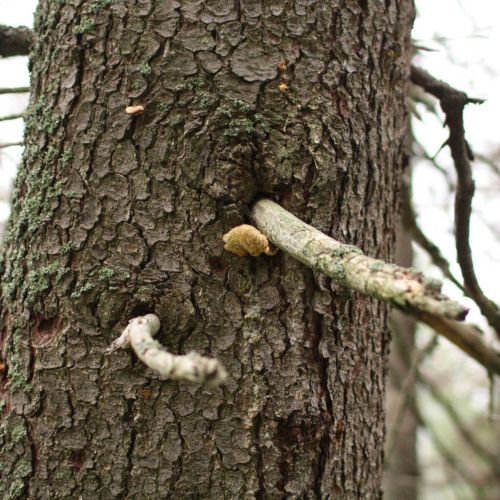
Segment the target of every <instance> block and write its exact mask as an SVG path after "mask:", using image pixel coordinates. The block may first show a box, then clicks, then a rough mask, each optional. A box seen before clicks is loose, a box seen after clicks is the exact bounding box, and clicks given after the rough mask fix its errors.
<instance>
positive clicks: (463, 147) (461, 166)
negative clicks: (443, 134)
mask: <svg viewBox="0 0 500 500" xmlns="http://www.w3.org/2000/svg"><path fill="white" fill-rule="evenodd" d="M411 80H412V82H413V83H414V84H416V85H419V86H420V87H422V88H423V89H424V90H425V91H426V92H428V93H429V94H431V95H433V96H434V97H436V98H437V99H439V102H440V104H441V109H442V110H443V112H444V114H445V116H446V122H445V124H446V125H447V126H448V129H449V131H450V136H449V138H448V141H447V145H448V146H449V147H450V150H451V156H452V158H453V162H454V164H455V170H456V172H457V192H456V196H455V244H456V249H457V260H458V263H459V265H460V269H461V271H462V275H463V278H464V285H465V289H466V290H467V292H468V293H469V294H470V296H471V297H472V298H473V299H474V301H475V302H476V304H477V305H478V307H479V309H480V310H481V313H482V314H483V315H484V316H485V317H486V319H487V320H488V322H489V324H490V325H491V326H492V327H493V328H494V329H495V330H496V332H497V335H498V336H500V310H499V308H498V306H497V305H496V304H495V303H494V302H493V301H491V300H490V299H489V298H488V297H486V296H485V295H484V293H483V291H482V290H481V287H480V286H479V283H478V281H477V277H476V273H475V271H474V262H473V260H472V253H471V248H470V241H469V240H470V217H471V213H472V198H473V196H474V189H475V187H474V179H473V177H472V169H471V164H470V161H471V160H472V159H473V156H472V152H471V150H470V147H469V145H468V144H467V141H466V139H465V130H464V121H463V110H464V107H465V106H466V105H467V104H471V103H472V104H481V103H482V102H483V100H481V99H474V98H470V97H468V96H467V94H465V93H464V92H460V91H459V90H456V89H454V88H453V87H450V86H449V85H448V84H446V83H444V82H442V81H440V80H437V79H436V78H434V77H433V76H431V75H430V74H429V73H427V72H426V71H424V70H423V69H421V68H417V67H416V66H412V67H411Z"/></svg>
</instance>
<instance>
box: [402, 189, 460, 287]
mask: <svg viewBox="0 0 500 500" xmlns="http://www.w3.org/2000/svg"><path fill="white" fill-rule="evenodd" d="M401 194H402V212H403V213H402V219H403V225H404V227H405V228H406V230H407V231H408V232H409V233H410V234H411V237H412V239H413V241H414V242H415V243H417V244H418V245H419V246H420V247H421V248H422V249H423V250H425V251H426V252H427V253H428V254H429V257H430V258H431V260H432V263H433V264H434V265H435V266H436V267H438V268H439V269H440V270H441V272H442V273H443V274H444V275H445V276H446V278H448V279H449V280H450V281H451V282H452V283H453V284H454V285H455V286H457V287H458V288H459V289H460V290H461V291H462V292H464V293H466V290H465V288H464V286H463V285H462V283H460V281H458V279H457V278H455V276H453V274H452V272H451V270H450V264H449V262H448V261H447V260H446V259H445V257H444V256H443V254H442V253H441V250H440V249H439V247H438V246H436V245H435V244H434V243H433V242H432V241H431V240H429V238H427V236H426V235H425V234H424V232H423V231H422V230H421V229H420V226H419V225H418V223H417V217H416V214H415V211H414V209H413V206H412V204H411V197H410V193H409V189H408V186H407V185H406V184H405V183H403V187H402V193H401Z"/></svg>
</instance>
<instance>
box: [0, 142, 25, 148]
mask: <svg viewBox="0 0 500 500" xmlns="http://www.w3.org/2000/svg"><path fill="white" fill-rule="evenodd" d="M14 146H24V143H23V142H5V143H3V144H0V149H4V148H12V147H14Z"/></svg>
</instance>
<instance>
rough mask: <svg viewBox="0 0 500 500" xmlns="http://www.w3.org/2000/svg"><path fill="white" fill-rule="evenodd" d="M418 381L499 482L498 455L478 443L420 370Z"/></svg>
mask: <svg viewBox="0 0 500 500" xmlns="http://www.w3.org/2000/svg"><path fill="white" fill-rule="evenodd" d="M417 381H418V382H419V383H420V384H421V385H422V386H423V387H424V388H425V389H426V390H427V391H428V392H429V394H430V395H431V396H432V398H433V399H434V400H435V401H436V402H437V403H438V404H439V406H440V407H441V408H442V409H443V410H444V411H445V413H446V414H447V415H448V418H449V419H450V420H451V422H453V424H454V426H455V428H456V429H457V431H458V433H459V434H460V435H461V436H462V438H463V439H464V440H465V441H466V443H467V444H468V445H469V446H470V447H471V448H472V449H473V450H474V451H475V452H476V453H477V455H478V456H480V457H481V458H482V459H483V460H484V461H485V462H486V464H487V465H490V466H491V467H492V469H493V472H494V474H495V476H496V477H497V480H498V478H500V457H498V456H497V454H496V453H492V452H491V451H489V450H488V449H487V448H486V447H485V446H483V444H482V443H480V442H479V441H478V439H477V438H476V434H475V433H474V432H473V431H471V429H469V428H468V427H467V425H466V424H465V422H464V421H463V420H462V417H461V416H460V414H459V413H458V412H457V410H456V409H455V407H454V405H453V404H452V403H451V402H450V401H449V400H448V399H447V398H446V397H445V396H444V394H442V393H441V392H440V391H439V389H438V388H437V385H436V384H435V383H434V382H433V381H432V380H431V379H430V378H429V377H428V376H427V375H425V374H423V373H422V371H420V370H419V371H418V372H417Z"/></svg>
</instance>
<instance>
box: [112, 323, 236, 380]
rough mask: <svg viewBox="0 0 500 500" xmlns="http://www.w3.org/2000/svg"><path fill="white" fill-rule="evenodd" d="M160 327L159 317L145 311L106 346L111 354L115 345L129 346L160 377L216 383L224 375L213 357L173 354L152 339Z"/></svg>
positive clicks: (223, 378)
mask: <svg viewBox="0 0 500 500" xmlns="http://www.w3.org/2000/svg"><path fill="white" fill-rule="evenodd" d="M159 330H160V320H159V319H158V317H157V316H155V315H154V314H146V315H145V316H139V317H137V318H134V319H132V320H130V322H129V324H128V325H127V328H125V330H124V331H123V333H122V334H121V336H120V337H119V338H118V339H116V340H115V341H114V342H113V343H112V344H111V345H110V347H109V348H108V350H107V352H108V353H111V352H113V351H116V350H117V349H119V348H126V347H129V346H130V347H132V349H133V350H134V352H135V353H136V354H137V357H138V358H139V359H140V360H141V361H142V362H143V363H144V364H145V365H146V366H148V367H149V368H151V369H152V370H154V371H155V372H157V373H159V374H160V375H161V376H162V377H163V378H166V379H171V380H186V381H188V382H195V383H198V384H204V383H207V384H209V385H212V386H216V385H220V384H221V383H222V382H224V380H225V379H226V377H227V374H226V370H225V369H224V367H223V366H222V365H221V364H220V363H219V361H217V360H216V359H213V358H205V357H204V356H200V355H199V354H197V353H195V352H190V353H189V354H186V355H176V354H171V353H169V352H167V351H166V350H165V349H164V348H163V347H162V345H161V344H160V343H159V342H157V341H156V340H154V339H153V336H154V335H156V334H157V333H158V331H159Z"/></svg>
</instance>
